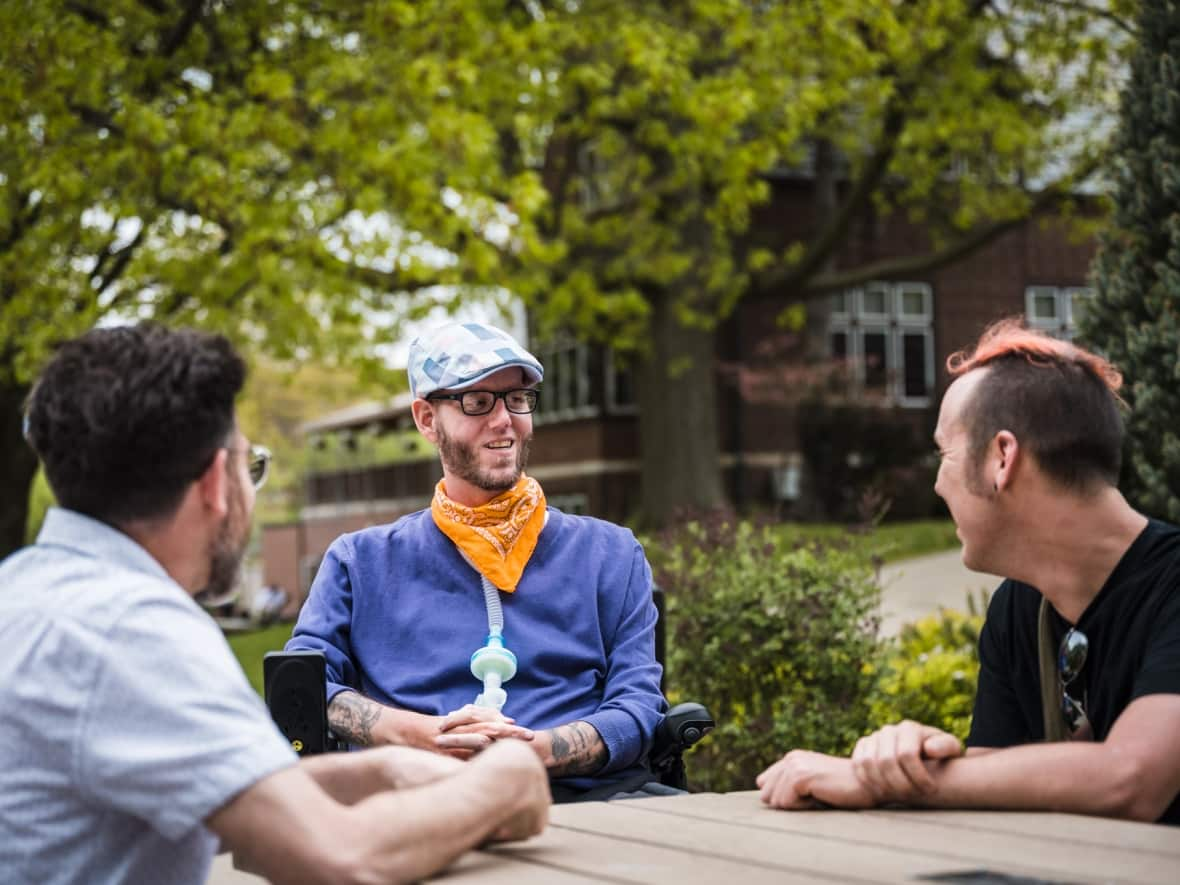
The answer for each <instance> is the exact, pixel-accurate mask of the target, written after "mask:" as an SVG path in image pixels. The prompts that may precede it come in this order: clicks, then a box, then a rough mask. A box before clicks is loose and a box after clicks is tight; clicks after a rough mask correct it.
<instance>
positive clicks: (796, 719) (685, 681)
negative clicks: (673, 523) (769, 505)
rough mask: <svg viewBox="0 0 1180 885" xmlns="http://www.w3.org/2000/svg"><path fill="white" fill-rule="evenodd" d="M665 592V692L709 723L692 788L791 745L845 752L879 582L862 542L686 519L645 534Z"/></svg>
mask: <svg viewBox="0 0 1180 885" xmlns="http://www.w3.org/2000/svg"><path fill="white" fill-rule="evenodd" d="M648 552H649V556H650V557H651V559H652V563H653V568H654V570H655V573H656V580H657V583H658V584H659V585H660V586H661V587H662V588H664V590H665V591H666V594H667V618H668V621H667V623H668V660H667V668H668V674H667V684H668V685H669V687H670V691H669V700H670V701H671V702H673V703H675V702H677V701H679V700H700V701H703V702H704V703H705V704H706V705H707V706H708V707H709V710H710V711H711V712H712V714H713V716H714V718H715V719H716V720H717V729H716V730H715V731H714V732H713V734H712V735H711V736H710V738H709V739H708V740H707V741H705V742H704V743H702V744H701V745H700V746H699V747H698V748H697V749H695V750H694V751H693V754H692V762H691V778H692V782H693V786H694V789H703V790H717V791H726V790H736V789H749V788H750V787H751V786H752V785H753V779H754V776H755V775H756V774H757V773H758V772H759V771H761V770H762V769H763V768H764V767H765V766H766V765H767V764H769V763H770V762H772V761H773V760H774V759H776V758H777V757H778V756H779V755H780V754H781V753H782V752H783V751H784V750H785V749H787V748H790V747H810V748H812V749H817V750H823V751H826V752H834V753H845V752H848V750H849V749H850V748H851V746H852V745H853V744H854V743H855V741H856V739H857V738H858V737H860V736H861V734H862V733H863V732H864V726H865V723H866V722H867V721H868V719H869V714H870V705H871V703H872V698H873V688H874V682H875V673H876V671H877V662H878V657H879V644H878V641H877V626H878V609H879V601H880V587H879V586H878V583H877V580H876V574H875V570H874V569H873V567H872V564H871V562H870V558H869V555H868V554H867V553H865V552H864V547H863V545H856V544H851V543H843V542H838V541H828V542H825V543H820V542H816V541H806V542H803V543H802V544H793V543H785V542H783V541H782V540H781V537H780V534H779V533H777V532H776V531H775V530H773V529H771V528H769V527H762V528H757V527H754V526H752V525H750V524H749V523H738V524H736V525H734V524H731V523H729V522H725V521H717V522H713V523H690V524H689V525H688V526H687V527H685V528H684V529H683V530H682V531H681V532H679V533H677V534H676V535H665V536H663V537H662V538H660V539H657V540H656V541H655V542H654V543H652V544H649V546H648Z"/></svg>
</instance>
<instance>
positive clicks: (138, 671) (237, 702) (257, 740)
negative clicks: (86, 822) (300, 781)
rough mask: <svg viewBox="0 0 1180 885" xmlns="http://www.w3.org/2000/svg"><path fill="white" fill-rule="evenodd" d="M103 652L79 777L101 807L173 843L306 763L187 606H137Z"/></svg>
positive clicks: (80, 737)
mask: <svg viewBox="0 0 1180 885" xmlns="http://www.w3.org/2000/svg"><path fill="white" fill-rule="evenodd" d="M88 641H90V642H94V643H97V644H99V645H100V647H99V648H96V649H95V650H94V651H96V652H97V654H96V655H94V659H96V660H98V661H99V662H100V664H99V669H98V671H97V672H96V674H95V681H94V690H93V692H92V693H91V695H90V697H89V698H88V700H87V703H86V706H85V708H84V710H83V711H82V715H81V716H80V717H79V719H78V733H77V734H76V736H75V739H74V744H73V767H74V775H75V778H76V781H77V783H78V784H79V785H80V787H81V789H82V790H83V791H84V792H86V793H88V794H89V795H90V796H92V797H93V798H94V799H95V800H96V801H97V802H100V803H102V804H104V805H109V806H112V807H115V808H119V809H121V810H122V811H124V812H125V813H127V814H130V815H134V816H136V817H139V818H141V819H143V820H145V821H147V822H148V823H149V824H151V825H152V826H153V827H154V828H155V829H157V830H158V831H159V832H160V833H162V834H163V835H164V836H165V837H167V838H170V839H175V838H178V837H179V836H181V835H183V834H184V833H186V832H188V831H189V830H191V829H192V828H193V827H194V826H197V825H200V824H202V823H203V822H204V821H205V819H206V818H207V817H209V815H210V814H212V813H213V812H214V811H216V810H217V809H219V808H221V807H222V806H223V805H224V804H225V803H226V802H228V801H230V800H231V799H233V798H234V797H235V796H237V795H238V794H239V793H241V792H242V791H243V790H245V789H246V788H247V787H250V786H251V785H253V784H254V783H256V782H258V781H260V780H262V779H263V778H265V777H267V776H268V775H270V774H272V773H274V772H275V771H278V770H279V769H282V768H285V767H287V766H289V765H292V764H294V763H295V761H296V759H297V757H296V755H295V753H294V751H293V750H292V749H291V747H290V745H289V744H288V743H287V741H286V740H285V739H284V738H283V737H282V735H281V734H280V733H279V731H278V729H277V728H276V727H275V726H274V724H273V723H272V722H271V719H270V716H269V715H268V713H267V711H266V707H265V705H264V704H263V703H262V700H261V698H259V697H258V695H257V694H256V693H255V692H254V690H253V689H252V688H251V687H250V684H249V683H248V682H247V680H246V677H245V674H244V673H243V672H242V669H241V667H240V666H239V665H238V662H237V660H236V659H235V658H234V656H233V654H232V652H231V651H230V648H229V645H228V644H227V643H226V641H225V637H223V636H222V635H221V631H220V630H218V629H217V626H216V625H215V624H214V623H213V621H212V620H211V619H210V618H209V617H208V615H206V614H205V613H204V612H203V611H201V610H200V609H199V608H198V607H197V606H196V605H195V604H194V603H193V602H192V601H191V600H190V599H188V598H186V597H183V596H180V595H179V591H178V595H177V597H176V598H175V599H169V598H166V597H159V596H151V597H148V598H146V599H145V600H144V601H142V602H136V603H133V604H132V605H131V607H130V608H129V609H128V610H127V612H126V613H124V614H123V616H122V617H121V618H120V619H119V621H118V622H117V624H116V625H115V627H114V629H112V630H111V631H110V632H109V633H106V634H104V635H102V636H94V635H92V636H90V637H89V639H88Z"/></svg>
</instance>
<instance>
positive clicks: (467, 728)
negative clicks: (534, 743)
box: [434, 704, 534, 759]
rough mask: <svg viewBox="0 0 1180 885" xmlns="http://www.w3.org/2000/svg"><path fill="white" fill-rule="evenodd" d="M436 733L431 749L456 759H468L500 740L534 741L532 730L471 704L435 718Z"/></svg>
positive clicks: (508, 717)
mask: <svg viewBox="0 0 1180 885" xmlns="http://www.w3.org/2000/svg"><path fill="white" fill-rule="evenodd" d="M438 732H439V733H438V734H437V735H436V736H435V738H434V746H435V747H436V748H437V749H439V750H440V751H442V752H445V753H447V754H449V755H451V756H455V757H457V758H459V759H466V758H469V757H470V756H473V755H475V754H476V753H478V752H480V751H481V750H485V749H487V748H488V747H490V746H491V745H492V743H493V742H495V741H498V740H502V739H503V738H516V739H517V740H522V741H531V740H532V739H533V737H534V734H533V731H532V729H528V728H524V727H523V726H520V725H517V724H516V720H515V719H513V718H512V717H511V716H505V715H504V714H503V713H501V712H500V711H499V710H494V709H492V708H490V707H477V706H475V705H474V704H467V705H466V706H464V707H460V708H459V709H458V710H455V711H453V712H451V713H448V714H447V715H446V716H442V717H439V723H438Z"/></svg>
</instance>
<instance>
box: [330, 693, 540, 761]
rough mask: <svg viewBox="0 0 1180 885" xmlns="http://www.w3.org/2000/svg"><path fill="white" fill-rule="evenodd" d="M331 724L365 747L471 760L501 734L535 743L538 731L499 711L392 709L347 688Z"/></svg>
mask: <svg viewBox="0 0 1180 885" xmlns="http://www.w3.org/2000/svg"><path fill="white" fill-rule="evenodd" d="M328 725H329V726H330V727H331V729H332V731H333V732H335V734H336V736H337V737H339V738H343V739H344V740H346V741H348V742H349V743H350V744H355V745H356V746H360V747H377V746H381V745H383V744H395V745H400V746H405V747H418V748H419V749H423V750H433V751H434V752H436V753H446V754H448V755H451V756H454V757H456V758H458V759H467V758H469V757H470V756H472V755H474V754H475V753H478V752H479V751H480V750H484V749H486V748H488V747H490V746H491V745H492V743H493V742H494V741H496V740H499V739H500V738H506V737H511V738H519V739H521V740H526V741H531V740H532V739H533V732H532V731H530V730H529V729H527V728H521V727H520V726H518V725H516V724H515V723H514V722H513V720H512V719H510V718H508V717H506V716H503V715H501V714H500V713H499V712H497V711H495V710H481V709H478V708H476V707H472V706H471V705H470V704H469V705H468V706H466V707H463V708H462V709H460V710H456V711H455V712H454V713H450V714H448V715H447V716H427V715H425V714H423V713H414V712H411V711H410V710H398V709H396V708H394V707H387V706H385V705H384V704H379V703H377V702H376V701H374V700H371V699H369V698H366V697H364V696H362V695H359V694H357V693H356V692H355V691H342V692H340V694H338V695H336V697H334V698H332V702H331V703H330V704H328Z"/></svg>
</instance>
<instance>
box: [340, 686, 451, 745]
mask: <svg viewBox="0 0 1180 885" xmlns="http://www.w3.org/2000/svg"><path fill="white" fill-rule="evenodd" d="M441 721H442V717H441V716H425V715H423V714H421V713H411V712H410V711H409V710H396V709H394V708H393V707H387V706H385V705H384V704H379V703H377V702H376V701H374V700H370V699H369V698H366V697H364V696H362V695H359V694H357V693H356V692H355V691H342V692H340V694H338V695H336V697H334V698H332V702H331V703H330V704H328V726H329V727H330V728H331V729H332V731H333V732H334V733H335V734H336V736H337V737H338V738H341V739H343V740H346V741H348V742H349V743H350V744H354V745H356V746H358V747H379V746H381V745H383V744H396V745H400V746H405V747H419V748H421V749H424V750H437V749H438V748H437V747H435V745H434V738H435V737H436V736H437V735H438V730H439V728H438V727H439V723H440V722H441Z"/></svg>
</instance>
